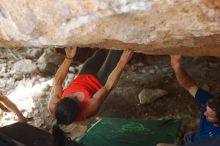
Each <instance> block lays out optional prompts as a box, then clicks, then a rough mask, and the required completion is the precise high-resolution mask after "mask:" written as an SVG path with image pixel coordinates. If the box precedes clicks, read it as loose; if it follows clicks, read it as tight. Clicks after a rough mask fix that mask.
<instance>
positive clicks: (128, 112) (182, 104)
mask: <svg viewBox="0 0 220 146" xmlns="http://www.w3.org/2000/svg"><path fill="white" fill-rule="evenodd" d="M0 53H1V54H0V55H1V57H0V71H1V72H0V82H1V86H0V89H1V92H3V93H4V94H5V95H7V96H9V97H10V99H11V100H12V101H13V102H15V103H16V104H17V105H18V107H19V109H21V110H22V112H23V113H24V115H25V116H27V117H32V118H33V120H32V121H29V123H30V124H32V125H34V126H36V127H39V128H42V129H45V130H47V131H50V130H51V127H52V125H53V123H54V118H53V117H52V116H51V115H50V114H49V112H48V111H47V102H48V95H49V92H50V88H51V83H52V79H53V75H49V76H46V77H45V75H44V76H42V74H41V73H40V72H39V71H38V70H36V71H35V72H34V73H31V74H22V75H21V76H20V78H19V79H18V75H16V76H15V73H14V72H13V71H12V66H13V65H14V64H15V62H17V61H18V60H21V59H24V58H26V54H25V53H26V52H25V51H22V50H21V49H20V50H19V49H17V50H15V49H14V50H12V52H11V51H10V50H8V49H1V51H0ZM84 58H85V57H84ZM32 61H33V63H35V61H36V58H35V59H32ZM82 61H83V59H81V60H80V62H81V63H82ZM169 61H170V58H169V56H153V55H143V54H135V55H134V56H133V59H132V60H131V61H130V63H129V64H128V65H127V66H126V68H125V70H124V72H123V74H122V76H121V78H120V81H119V83H118V84H117V86H116V87H115V88H114V89H113V91H112V92H111V94H110V95H109V96H108V98H107V100H106V101H105V103H104V104H103V106H102V108H101V109H100V111H99V113H98V114H97V116H95V117H92V118H90V119H88V120H87V121H85V122H82V123H80V124H72V125H71V126H72V127H71V128H69V127H64V130H65V129H68V131H69V132H71V137H72V138H76V137H80V136H82V135H83V133H84V132H85V131H86V130H87V129H88V128H89V127H90V126H91V125H92V124H93V123H94V122H95V121H97V119H99V118H100V117H120V118H128V119H158V118H164V119H168V118H176V119H181V120H182V128H181V133H180V135H179V140H178V143H181V138H182V135H183V134H184V133H186V132H188V131H192V130H196V129H197V126H198V122H199V120H198V117H199V107H198V105H197V104H196V102H195V100H194V99H193V97H192V96H191V95H190V94H189V93H188V92H186V91H185V90H184V89H183V88H181V87H180V86H179V85H178V82H177V81H176V78H175V74H174V72H173V70H172V69H171V68H170V64H169V63H170V62H169ZM79 65H80V64H77V65H74V67H73V68H79ZM183 67H184V68H185V69H186V71H187V72H188V73H189V74H190V75H191V76H192V78H193V79H194V80H195V82H196V83H198V85H199V86H200V87H202V88H204V89H207V90H209V91H210V92H211V93H212V94H213V95H217V94H220V83H219V81H220V76H219V73H220V60H219V59H218V58H214V57H184V58H183ZM70 74H71V73H70ZM2 84H4V86H3V85H2ZM21 85H23V86H22V87H25V88H21V87H20V88H18V86H21ZM36 86H37V87H38V86H40V88H37V89H36ZM144 88H149V89H163V90H166V91H167V92H168V94H167V95H165V96H163V97H160V98H159V99H157V100H156V101H154V102H152V103H149V104H145V105H140V104H139V99H138V94H139V93H140V91H141V90H142V89H144ZM27 89H28V90H27ZM32 89H33V90H34V89H36V91H30V92H28V94H29V95H26V94H25V95H21V92H27V91H29V90H32ZM18 91H20V92H18ZM15 92H17V93H20V95H19V100H16V99H17V98H18V97H17V96H16V97H15V96H14V95H15V94H13V93H15ZM30 101H32V102H30ZM25 102H26V103H25ZM24 103H25V104H24ZM21 105H23V106H21ZM24 105H25V106H24ZM3 116H4V117H3V118H2V121H1V126H4V125H7V124H10V123H13V122H15V121H16V116H15V115H14V114H12V113H8V112H5V113H4V115H3ZM73 131H74V132H73Z"/></svg>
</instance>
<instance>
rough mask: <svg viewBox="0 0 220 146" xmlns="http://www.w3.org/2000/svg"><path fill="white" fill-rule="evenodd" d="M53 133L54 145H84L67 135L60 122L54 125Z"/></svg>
mask: <svg viewBox="0 0 220 146" xmlns="http://www.w3.org/2000/svg"><path fill="white" fill-rule="evenodd" d="M52 135H53V145H54V146H84V145H83V144H79V143H77V142H76V141H74V140H71V139H70V138H69V137H67V136H66V135H65V133H64V132H63V131H62V130H61V129H60V127H59V124H58V123H57V124H55V125H54V126H53V131H52Z"/></svg>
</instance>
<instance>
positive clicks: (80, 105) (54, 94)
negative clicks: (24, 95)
mask: <svg viewBox="0 0 220 146" xmlns="http://www.w3.org/2000/svg"><path fill="white" fill-rule="evenodd" d="M65 52H66V58H65V60H64V62H63V63H62V65H61V66H60V67H59V69H58V71H57V73H56V75H55V79H54V83H53V86H52V90H51V94H50V100H49V104H48V109H49V111H50V112H51V114H52V115H54V116H55V118H56V120H57V123H56V125H55V126H54V128H53V129H54V130H53V133H54V135H57V133H59V132H62V131H61V129H59V124H65V125H68V124H71V123H72V122H74V121H78V122H79V121H83V120H86V119H87V118H89V117H91V116H93V115H95V114H96V113H97V112H98V110H99V108H100V107H101V105H102V103H103V102H104V101H105V99H106V97H107V95H108V94H109V92H110V91H111V90H112V88H113V87H114V86H115V85H116V84H117V82H118V80H119V78H120V75H121V73H122V71H123V69H124V67H125V65H126V63H127V62H128V61H129V59H130V58H131V57H132V54H133V53H132V52H131V51H129V50H125V51H123V53H122V51H120V50H110V51H109V52H108V55H107V57H106V53H105V51H104V50H97V51H96V52H95V53H94V55H93V56H91V57H90V58H88V59H87V60H86V62H85V63H84V65H83V67H82V69H81V71H80V72H79V74H78V75H77V76H76V77H75V78H74V79H73V81H72V83H70V85H69V86H68V87H67V88H66V89H64V90H63V87H62V84H63V82H64V79H65V78H66V75H67V73H68V69H69V67H70V65H71V63H72V60H73V58H74V56H75V54H76V48H73V47H67V48H65ZM57 131H58V132H57ZM58 139H59V136H57V138H55V140H58ZM60 139H63V140H64V139H65V138H60ZM61 141H62V140H61ZM57 143H60V145H62V144H61V143H63V141H62V142H59V140H58V142H57Z"/></svg>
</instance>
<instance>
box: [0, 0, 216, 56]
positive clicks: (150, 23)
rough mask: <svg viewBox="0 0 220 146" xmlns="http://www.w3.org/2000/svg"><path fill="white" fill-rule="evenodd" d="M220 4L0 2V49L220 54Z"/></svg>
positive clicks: (171, 0)
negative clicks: (74, 47)
mask: <svg viewBox="0 0 220 146" xmlns="http://www.w3.org/2000/svg"><path fill="white" fill-rule="evenodd" d="M219 7H220V4H219V0H204V1H202V0H181V1H179V0H120V1H119V0H81V1H78V0H62V1H61V0H56V1H49V0H44V1H43V0H35V1H30V0H19V1H13V0H1V1H0V47H40V48H43V47H60V46H68V45H77V46H81V47H103V48H109V49H111V48H120V49H126V48H130V49H133V50H135V51H136V52H143V53H146V54H184V55H218V54H220V8H219Z"/></svg>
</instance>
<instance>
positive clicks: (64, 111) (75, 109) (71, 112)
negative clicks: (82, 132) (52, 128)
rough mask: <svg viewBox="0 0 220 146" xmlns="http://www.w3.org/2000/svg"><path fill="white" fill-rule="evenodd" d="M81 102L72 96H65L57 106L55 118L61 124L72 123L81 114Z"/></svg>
mask: <svg viewBox="0 0 220 146" xmlns="http://www.w3.org/2000/svg"><path fill="white" fill-rule="evenodd" d="M79 111H80V109H79V103H77V102H76V101H75V100H73V99H71V98H63V99H61V100H60V101H59V102H57V104H56V106H55V118H56V119H57V122H58V123H59V124H65V125H68V124H71V123H72V122H73V121H75V120H76V118H77V116H78V115H79Z"/></svg>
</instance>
